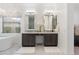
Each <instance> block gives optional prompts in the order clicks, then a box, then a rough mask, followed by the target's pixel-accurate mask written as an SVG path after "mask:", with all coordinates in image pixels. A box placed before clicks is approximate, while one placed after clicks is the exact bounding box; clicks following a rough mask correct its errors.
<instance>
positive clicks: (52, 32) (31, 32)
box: [23, 32, 58, 34]
mask: <svg viewBox="0 0 79 59" xmlns="http://www.w3.org/2000/svg"><path fill="white" fill-rule="evenodd" d="M23 34H58V32H23Z"/></svg>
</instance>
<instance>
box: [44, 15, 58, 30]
mask: <svg viewBox="0 0 79 59" xmlns="http://www.w3.org/2000/svg"><path fill="white" fill-rule="evenodd" d="M56 26H57V15H45V16H44V27H45V31H53V30H54V29H56Z"/></svg>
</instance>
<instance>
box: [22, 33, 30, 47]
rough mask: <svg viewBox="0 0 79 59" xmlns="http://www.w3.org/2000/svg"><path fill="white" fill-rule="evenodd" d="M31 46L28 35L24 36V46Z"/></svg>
mask: <svg viewBox="0 0 79 59" xmlns="http://www.w3.org/2000/svg"><path fill="white" fill-rule="evenodd" d="M28 45H29V41H28V36H27V35H26V34H22V46H23V47H25V46H28Z"/></svg>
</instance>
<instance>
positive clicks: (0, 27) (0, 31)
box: [0, 17, 2, 33]
mask: <svg viewBox="0 0 79 59" xmlns="http://www.w3.org/2000/svg"><path fill="white" fill-rule="evenodd" d="M0 33H2V17H0Z"/></svg>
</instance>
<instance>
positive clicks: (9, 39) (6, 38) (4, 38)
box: [0, 33, 19, 51]
mask: <svg viewBox="0 0 79 59" xmlns="http://www.w3.org/2000/svg"><path fill="white" fill-rule="evenodd" d="M18 35H19V34H6V33H5V34H0V51H3V50H6V49H8V48H10V47H11V46H12V44H13V43H14V42H15V41H16V40H15V39H17V38H19V36H18Z"/></svg>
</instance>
